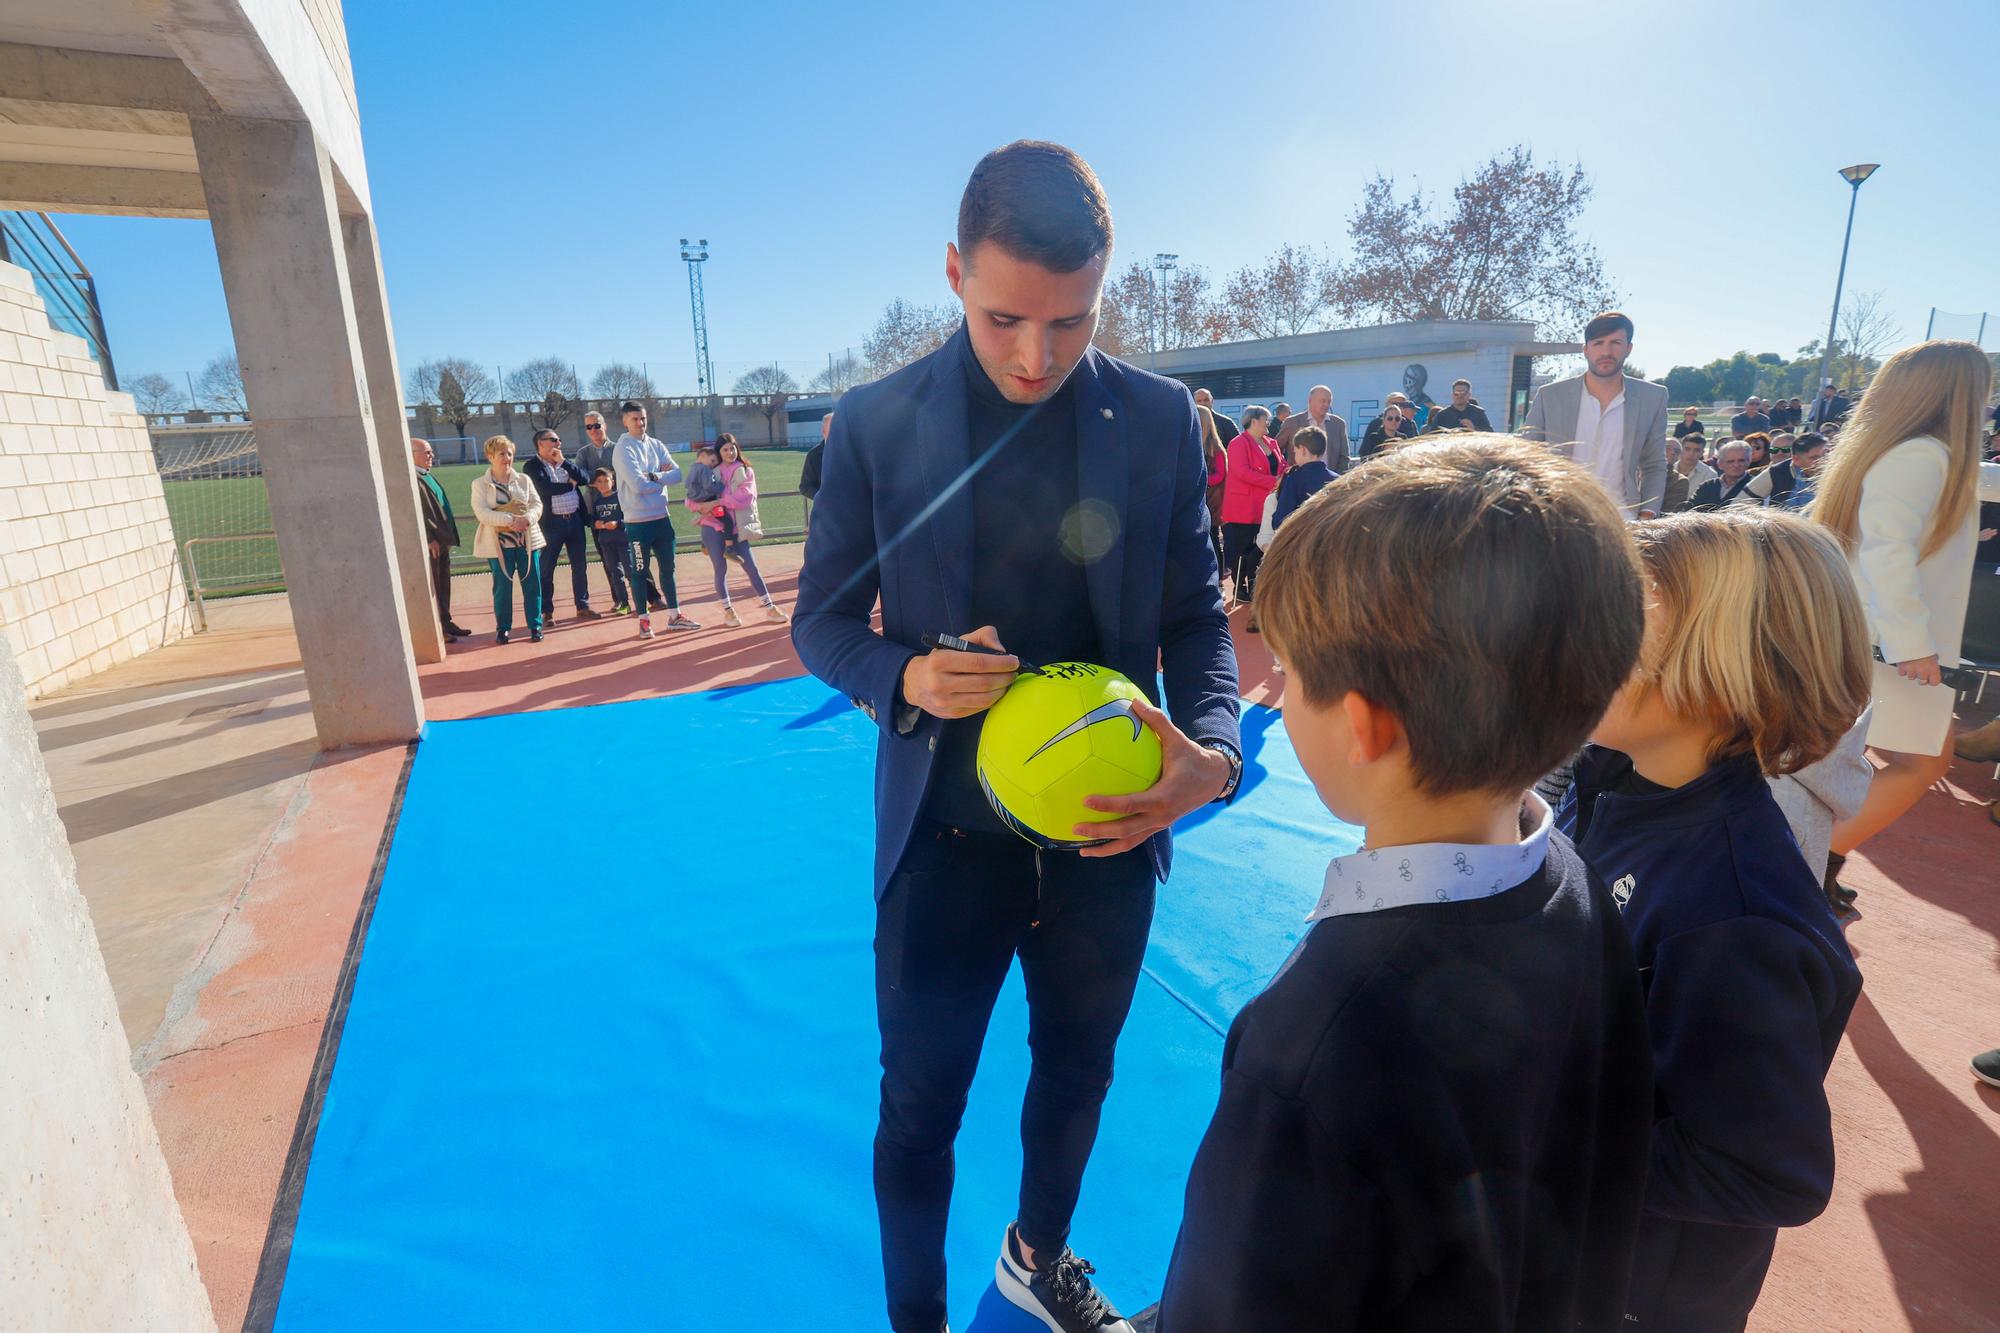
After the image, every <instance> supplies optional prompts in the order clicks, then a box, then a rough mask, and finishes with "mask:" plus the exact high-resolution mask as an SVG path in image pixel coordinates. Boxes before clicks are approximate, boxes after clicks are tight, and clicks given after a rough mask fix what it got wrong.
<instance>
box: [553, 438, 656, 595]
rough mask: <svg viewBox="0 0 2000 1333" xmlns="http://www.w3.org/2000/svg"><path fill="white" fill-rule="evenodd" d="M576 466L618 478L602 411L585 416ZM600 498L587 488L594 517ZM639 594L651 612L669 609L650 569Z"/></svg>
mask: <svg viewBox="0 0 2000 1333" xmlns="http://www.w3.org/2000/svg"><path fill="white" fill-rule="evenodd" d="M576 465H577V467H578V469H579V470H581V471H582V473H583V475H584V476H586V477H594V476H596V475H597V469H599V468H603V469H604V470H605V471H607V472H609V473H610V474H611V475H612V476H614V477H615V476H617V475H618V446H617V444H616V443H615V442H614V441H613V440H612V439H611V436H610V432H608V431H607V430H605V428H604V414H603V413H602V412H585V413H584V414H583V448H581V449H579V450H577V451H576ZM596 495H597V490H596V488H595V487H588V486H587V487H585V488H584V495H583V498H584V501H585V503H586V504H588V505H589V507H590V511H591V514H592V515H593V516H595V514H596V512H597V500H596V498H595V497H596ZM621 530H622V529H621ZM639 592H640V595H641V596H642V597H644V598H645V602H646V607H647V609H648V610H652V611H662V610H665V609H666V605H667V604H666V602H665V601H663V600H662V599H661V597H660V585H659V584H657V583H655V582H653V571H651V570H650V569H641V570H640V571H639Z"/></svg>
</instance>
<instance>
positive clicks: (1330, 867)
mask: <svg viewBox="0 0 2000 1333" xmlns="http://www.w3.org/2000/svg"><path fill="white" fill-rule="evenodd" d="M1554 826H1555V812H1554V811H1553V810H1551V809H1549V803H1548V802H1547V801H1544V800H1543V799H1542V798H1541V797H1539V796H1537V795H1535V794H1534V793H1533V792H1529V793H1527V795H1526V797H1525V798H1524V799H1523V800H1522V802H1521V827H1522V837H1521V840H1520V841H1519V842H1512V843H1454V842H1419V843H1411V844H1410V845H1409V846H1407V847H1384V848H1382V849H1381V850H1380V851H1371V850H1370V849H1369V848H1368V847H1366V846H1363V847H1361V848H1359V849H1357V850H1355V851H1352V852H1349V853H1348V854H1347V855H1345V856H1336V857H1334V858H1333V860H1332V861H1331V862H1329V863H1328V864H1327V867H1326V887H1325V888H1324V890H1323V891H1322V892H1321V893H1320V896H1319V905H1318V906H1317V907H1315V908H1313V910H1312V911H1311V912H1310V913H1309V914H1308V915H1307V916H1306V920H1308V921H1323V920H1325V919H1326V918H1327V917H1330V916H1355V915H1358V914H1360V913H1364V912H1380V911H1384V910H1386V909H1388V908H1391V907H1412V906H1415V905H1417V904H1419V903H1456V902H1469V901H1471V900H1473V899H1475V898H1490V897H1492V896H1493V895H1494V894H1496V893H1503V892H1505V891H1506V890H1508V889H1511V888H1513V887H1514V886H1515V885H1516V884H1519V883H1521V882H1522V881H1523V880H1525V879H1527V878H1528V876H1530V875H1532V874H1534V873H1535V872H1536V871H1538V870H1540V869H1541V868H1542V862H1543V861H1544V860H1545V859H1546V858H1547V857H1548V854H1549V830H1550V829H1551V828H1553V827H1554Z"/></svg>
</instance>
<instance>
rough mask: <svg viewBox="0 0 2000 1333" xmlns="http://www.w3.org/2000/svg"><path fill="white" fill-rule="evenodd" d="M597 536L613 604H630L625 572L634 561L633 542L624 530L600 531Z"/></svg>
mask: <svg viewBox="0 0 2000 1333" xmlns="http://www.w3.org/2000/svg"><path fill="white" fill-rule="evenodd" d="M596 536H597V558H598V560H599V561H601V562H602V563H603V565H604V578H605V580H606V581H607V582H608V583H610V584H611V604H612V605H613V606H630V605H631V603H630V602H628V601H626V600H625V598H626V591H625V574H626V571H627V570H628V569H629V568H630V566H631V563H632V543H631V542H629V541H627V540H626V538H625V534H624V533H622V532H609V531H606V532H600V533H598V534H596Z"/></svg>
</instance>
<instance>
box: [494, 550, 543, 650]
mask: <svg viewBox="0 0 2000 1333" xmlns="http://www.w3.org/2000/svg"><path fill="white" fill-rule="evenodd" d="M541 555H542V553H541V552H540V551H527V550H523V549H522V548H520V547H518V546H503V547H501V548H500V556H499V558H498V559H490V558H489V559H488V560H487V562H486V567H487V568H488V569H490V570H492V571H493V627H494V628H495V629H497V630H499V631H500V632H501V633H502V634H505V633H507V632H508V631H509V630H511V629H513V628H514V580H515V579H519V580H520V581H521V606H522V609H523V610H524V611H525V612H526V613H527V618H528V629H529V631H530V632H532V631H534V630H538V629H540V628H541V627H542V589H541V581H542V576H541Z"/></svg>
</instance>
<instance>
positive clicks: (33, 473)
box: [0, 263, 192, 699]
mask: <svg viewBox="0 0 2000 1333" xmlns="http://www.w3.org/2000/svg"><path fill="white" fill-rule="evenodd" d="M0 628H4V629H5V631H6V634H7V638H8V640H9V641H10V642H11V643H12V645H13V649H14V656H15V659H16V660H17V662H18V663H19V666H20V670H21V676H22V678H23V680H24V682H25V684H26V686H27V691H28V698H29V699H37V698H40V697H41V696H42V695H44V694H47V693H48V692H50V691H51V690H55V689H58V688H60V687H62V686H64V685H67V684H69V683H71V682H72V681H75V680H78V679H81V678H82V677H84V676H88V675H91V674H93V673H95V672H99V671H102V670H104V669H105V668H107V667H110V666H112V665H114V664H116V663H118V662H122V661H125V660H127V659H128V658H132V657H136V656H138V655H139V654H140V653H144V652H148V651H150V650H152V649H154V648H158V647H161V646H163V645H165V644H168V643H171V642H173V641H174V640H176V639H178V638H180V637H182V636H183V635H185V634H187V633H188V632H189V630H190V629H191V628H192V625H191V620H190V611H189V607H188V602H187V592H186V588H185V587H184V585H183V583H182V580H181V570H180V560H179V557H178V553H177V551H176V550H175V547H174V534H173V527H172V525H171V524H170V523H169V522H168V521H167V502H166V496H165V494H164V492H163V491H162V490H161V486H160V477H159V473H158V471H157V470H156V469H155V468H154V465H153V449H152V442H151V439H150V437H149V436H148V435H147V433H146V424H145V421H144V420H143V419H142V418H141V417H140V416H139V414H138V412H137V411H135V410H134V408H133V405H132V397H131V395H130V394H124V393H116V392H113V391H112V390H109V389H107V388H105V387H104V380H103V377H102V376H101V375H100V374H99V372H98V367H97V363H96V361H94V360H93V359H92V358H91V357H90V355H89V352H88V350H87V348H86V346H85V344H84V342H83V340H82V339H81V338H77V337H75V336H73V335H71V334H67V333H62V332H58V331H56V330H53V329H51V328H50V327H49V320H48V315H47V313H46V312H45V310H44V309H43V306H42V300H41V297H40V296H39V295H38V294H37V293H36V291H35V287H34V282H33V280H32V279H31V278H30V277H29V275H28V273H27V271H26V270H24V269H21V268H18V267H16V266H15V265H12V264H6V263H0Z"/></svg>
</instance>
